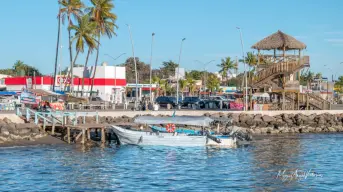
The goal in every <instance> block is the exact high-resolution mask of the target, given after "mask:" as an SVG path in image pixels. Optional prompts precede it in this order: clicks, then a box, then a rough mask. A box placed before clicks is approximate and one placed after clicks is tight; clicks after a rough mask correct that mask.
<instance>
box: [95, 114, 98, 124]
mask: <svg viewBox="0 0 343 192" xmlns="http://www.w3.org/2000/svg"><path fill="white" fill-rule="evenodd" d="M95 121H96V124H98V123H99V114H98V111H97V112H96V117H95Z"/></svg>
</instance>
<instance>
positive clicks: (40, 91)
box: [28, 89, 61, 96]
mask: <svg viewBox="0 0 343 192" xmlns="http://www.w3.org/2000/svg"><path fill="white" fill-rule="evenodd" d="M28 91H29V92H31V93H33V94H35V95H37V96H59V95H61V94H59V93H55V92H52V91H49V90H44V89H29V90H28Z"/></svg>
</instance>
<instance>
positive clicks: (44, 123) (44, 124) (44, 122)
mask: <svg viewBox="0 0 343 192" xmlns="http://www.w3.org/2000/svg"><path fill="white" fill-rule="evenodd" d="M45 128H46V119H45V118H44V120H43V130H44V132H45Z"/></svg>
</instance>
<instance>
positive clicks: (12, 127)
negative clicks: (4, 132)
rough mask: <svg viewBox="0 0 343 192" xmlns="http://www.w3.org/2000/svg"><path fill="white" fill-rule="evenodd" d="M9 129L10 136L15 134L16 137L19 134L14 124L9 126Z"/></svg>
mask: <svg viewBox="0 0 343 192" xmlns="http://www.w3.org/2000/svg"><path fill="white" fill-rule="evenodd" d="M7 129H8V131H9V132H10V134H15V135H16V134H18V129H16V127H15V124H14V123H9V124H7Z"/></svg>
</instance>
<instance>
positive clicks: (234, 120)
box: [231, 113, 239, 123]
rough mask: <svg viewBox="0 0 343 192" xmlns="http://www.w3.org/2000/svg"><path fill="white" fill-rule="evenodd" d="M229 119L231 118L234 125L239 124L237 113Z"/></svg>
mask: <svg viewBox="0 0 343 192" xmlns="http://www.w3.org/2000/svg"><path fill="white" fill-rule="evenodd" d="M231 118H232V120H233V122H234V123H238V122H239V114H238V113H234V114H232V115H231Z"/></svg>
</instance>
